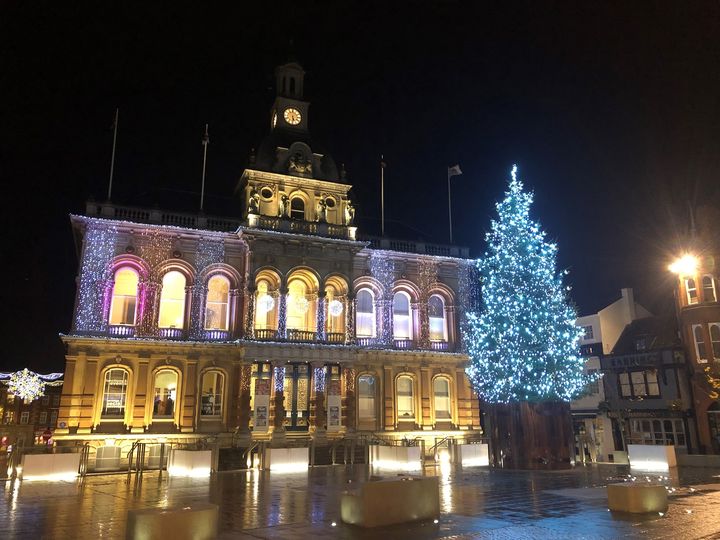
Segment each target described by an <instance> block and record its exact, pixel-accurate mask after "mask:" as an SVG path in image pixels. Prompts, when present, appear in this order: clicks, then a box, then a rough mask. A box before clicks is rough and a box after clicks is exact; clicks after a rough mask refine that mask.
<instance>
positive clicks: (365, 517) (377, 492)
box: [340, 476, 440, 527]
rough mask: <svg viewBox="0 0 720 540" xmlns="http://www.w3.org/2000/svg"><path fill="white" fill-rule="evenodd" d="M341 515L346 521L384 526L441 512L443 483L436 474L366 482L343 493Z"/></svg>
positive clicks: (371, 525)
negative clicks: (353, 489) (440, 482)
mask: <svg viewBox="0 0 720 540" xmlns="http://www.w3.org/2000/svg"><path fill="white" fill-rule="evenodd" d="M340 515H341V517H342V520H343V521H344V522H345V523H350V524H351V525H358V526H360V527H380V526H383V525H394V524H397V523H406V522H409V521H418V520H424V519H436V518H438V517H439V516H440V484H439V482H438V478H437V477H436V476H432V477H423V478H415V477H403V478H393V479H385V480H372V481H369V482H365V483H364V484H362V485H361V486H360V488H359V489H358V490H357V491H354V492H346V493H343V495H342V499H341V501H340Z"/></svg>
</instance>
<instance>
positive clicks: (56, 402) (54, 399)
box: [52, 394, 60, 407]
mask: <svg viewBox="0 0 720 540" xmlns="http://www.w3.org/2000/svg"><path fill="white" fill-rule="evenodd" d="M52 404H53V407H57V406H58V405H60V394H55V395H54V396H53V397H52Z"/></svg>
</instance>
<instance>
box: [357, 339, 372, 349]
mask: <svg viewBox="0 0 720 540" xmlns="http://www.w3.org/2000/svg"><path fill="white" fill-rule="evenodd" d="M355 342H356V343H357V345H358V347H372V346H373V345H375V338H374V337H358V338H355Z"/></svg>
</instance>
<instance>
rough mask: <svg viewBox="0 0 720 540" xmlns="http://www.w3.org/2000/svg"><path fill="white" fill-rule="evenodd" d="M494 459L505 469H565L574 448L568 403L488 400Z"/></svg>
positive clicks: (487, 409) (486, 409) (491, 447)
mask: <svg viewBox="0 0 720 540" xmlns="http://www.w3.org/2000/svg"><path fill="white" fill-rule="evenodd" d="M485 411H486V413H487V416H486V419H487V420H488V424H489V425H488V427H489V435H490V450H491V453H492V457H493V460H494V463H495V465H496V466H498V467H503V468H506V469H568V468H570V467H571V456H572V454H571V453H574V451H573V431H572V419H571V416H570V404H569V403H561V402H545V403H527V402H520V403H509V404H487V405H486V406H485Z"/></svg>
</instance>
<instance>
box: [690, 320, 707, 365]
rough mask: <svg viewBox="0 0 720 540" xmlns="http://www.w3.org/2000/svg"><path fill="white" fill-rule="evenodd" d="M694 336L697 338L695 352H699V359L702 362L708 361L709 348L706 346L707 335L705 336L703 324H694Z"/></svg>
mask: <svg viewBox="0 0 720 540" xmlns="http://www.w3.org/2000/svg"><path fill="white" fill-rule="evenodd" d="M693 337H694V339H695V352H696V353H697V361H698V362H699V363H701V364H704V363H706V362H707V349H706V348H705V337H704V336H703V329H702V325H700V324H694V325H693Z"/></svg>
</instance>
